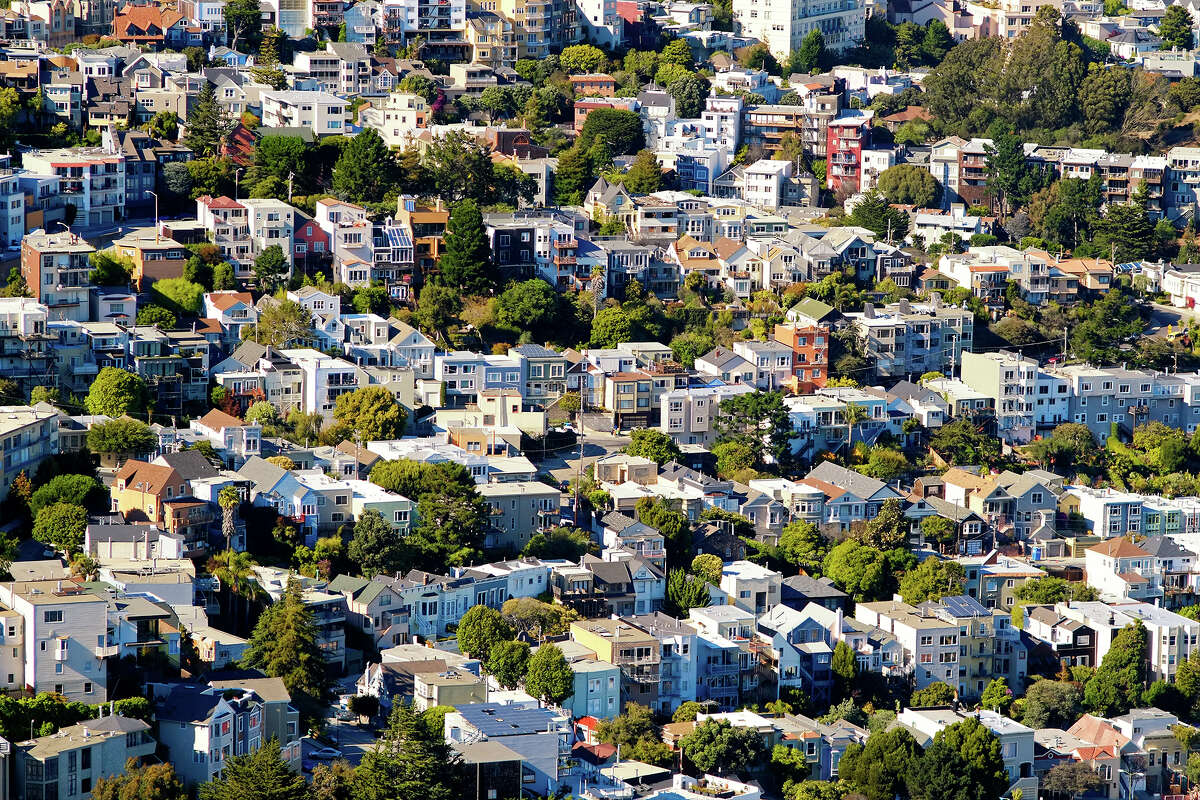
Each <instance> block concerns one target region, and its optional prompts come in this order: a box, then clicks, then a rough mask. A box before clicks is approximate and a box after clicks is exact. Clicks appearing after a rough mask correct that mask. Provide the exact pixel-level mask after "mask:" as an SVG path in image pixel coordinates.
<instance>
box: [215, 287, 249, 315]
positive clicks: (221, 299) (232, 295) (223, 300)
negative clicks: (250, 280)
mask: <svg viewBox="0 0 1200 800" xmlns="http://www.w3.org/2000/svg"><path fill="white" fill-rule="evenodd" d="M208 302H210V303H212V304H213V307H214V308H216V309H217V310H218V311H228V310H229V309H231V308H233V307H234V306H235V305H237V304H238V303H242V304H243V305H247V306H252V305H254V297H253V296H252V295H251V294H250V293H249V292H210V293H209V295H208Z"/></svg>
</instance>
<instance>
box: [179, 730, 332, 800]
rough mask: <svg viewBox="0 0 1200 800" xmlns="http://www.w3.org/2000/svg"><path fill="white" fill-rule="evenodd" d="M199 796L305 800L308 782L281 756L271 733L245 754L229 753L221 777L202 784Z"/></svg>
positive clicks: (202, 798) (205, 799)
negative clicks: (268, 737)
mask: <svg viewBox="0 0 1200 800" xmlns="http://www.w3.org/2000/svg"><path fill="white" fill-rule="evenodd" d="M199 797H200V800H234V798H238V800H308V798H309V795H308V782H307V781H305V780H304V776H303V775H301V774H300V773H298V772H294V771H293V770H292V768H291V767H289V766H288V764H287V762H286V761H284V760H283V758H282V756H281V755H280V750H279V740H278V739H276V738H274V737H272V738H271V739H269V740H268V741H267V742H266V743H264V744H263V746H262V747H260V748H258V749H257V750H252V751H250V752H249V753H247V754H245V755H235V756H230V757H229V758H228V759H227V760H226V761H225V766H224V768H223V769H222V770H221V777H220V778H218V779H216V780H214V781H211V782H209V783H205V784H201V786H200V789H199Z"/></svg>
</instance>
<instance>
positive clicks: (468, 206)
mask: <svg viewBox="0 0 1200 800" xmlns="http://www.w3.org/2000/svg"><path fill="white" fill-rule="evenodd" d="M490 263H491V247H490V246H489V245H488V238H487V231H486V230H485V229H484V226H483V214H481V213H480V211H479V206H478V205H476V203H475V201H474V200H463V201H461V202H459V203H458V205H456V206H454V209H453V210H452V211H451V212H450V223H449V225H447V226H446V247H445V250H444V251H443V252H442V257H441V261H440V262H439V264H438V266H439V268H440V270H441V282H442V283H443V284H444V285H446V286H450V287H453V288H455V289H459V290H460V291H462V292H464V293H468V294H479V293H482V292H485V291H487V290H488V289H489V288H492V287H494V286H495V280H494V279H493V277H492V276H491V275H490V274H489V269H488V267H489V264H490Z"/></svg>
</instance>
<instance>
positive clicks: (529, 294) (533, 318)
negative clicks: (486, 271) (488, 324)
mask: <svg viewBox="0 0 1200 800" xmlns="http://www.w3.org/2000/svg"><path fill="white" fill-rule="evenodd" d="M557 312H558V293H557V292H555V291H554V288H553V287H551V286H550V284H548V283H546V282H545V281H544V280H542V279H540V278H532V279H530V280H527V281H521V282H520V283H514V284H512V285H510V286H509V287H508V288H507V289H505V290H504V292H503V293H502V294H501V295H500V298H499V301H498V302H497V304H496V321H497V322H499V323H500V324H501V325H504V326H506V327H509V328H513V329H516V330H525V329H528V330H531V331H539V332H546V331H548V330H549V328H550V326H551V325H552V324H553V323H554V318H555V315H556V314H557Z"/></svg>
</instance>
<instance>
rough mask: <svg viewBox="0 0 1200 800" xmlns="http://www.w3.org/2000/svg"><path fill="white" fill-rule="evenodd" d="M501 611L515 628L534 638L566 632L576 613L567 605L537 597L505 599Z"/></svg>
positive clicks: (576, 615) (539, 638)
mask: <svg viewBox="0 0 1200 800" xmlns="http://www.w3.org/2000/svg"><path fill="white" fill-rule="evenodd" d="M500 613H501V614H502V615H503V616H504V619H505V621H507V622H508V624H510V625H512V626H513V628H514V629H515V630H517V631H518V632H520V633H523V634H525V635H526V636H528V637H530V638H532V639H538V640H541V639H544V638H546V637H547V636H555V635H558V634H562V633H566V632H567V627H568V625H570V622H571V620H572V619H574V618H577V617H578V614H576V613H575V612H574V611H572V610H571V609H569V608H567V607H566V606H561V605H555V604H551V603H543V602H542V601H541V600H538V599H537V598H536V597H513V598H511V599H509V600H505V601H504V605H503V606H501V607H500Z"/></svg>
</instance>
